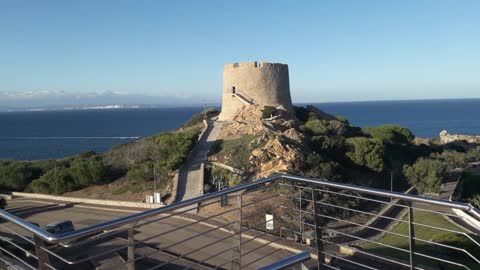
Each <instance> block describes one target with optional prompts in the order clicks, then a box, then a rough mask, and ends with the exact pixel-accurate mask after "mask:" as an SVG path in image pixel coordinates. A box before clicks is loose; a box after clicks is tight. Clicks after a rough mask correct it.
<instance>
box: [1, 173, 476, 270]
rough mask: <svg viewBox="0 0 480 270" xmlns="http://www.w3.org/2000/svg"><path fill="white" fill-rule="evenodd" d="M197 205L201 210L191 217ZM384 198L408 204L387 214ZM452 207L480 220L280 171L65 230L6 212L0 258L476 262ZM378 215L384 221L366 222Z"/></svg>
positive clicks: (54, 265) (350, 264)
mask: <svg viewBox="0 0 480 270" xmlns="http://www.w3.org/2000/svg"><path fill="white" fill-rule="evenodd" d="M199 203H201V207H200V209H199V214H200V216H190V218H189V219H185V218H184V216H185V214H186V213H188V212H189V211H190V210H191V209H193V208H192V207H196V205H197V204H199ZM386 205H388V206H389V207H398V208H399V209H405V211H388V213H383V214H382V212H381V209H382V208H383V207H385V206H386ZM452 209H457V210H462V211H463V212H464V213H466V214H468V215H469V216H470V217H471V218H473V219H475V220H480V212H479V211H478V209H475V208H473V207H472V206H471V205H468V204H464V203H459V202H450V201H442V200H436V199H430V198H425V197H420V196H416V195H409V194H402V193H395V192H387V191H382V190H377V189H372V188H365V187H360V186H354V185H348V184H342V183H337V182H330V181H327V180H325V179H312V178H306V177H299V176H291V175H275V176H272V177H268V178H263V179H259V180H258V181H255V182H250V183H246V184H243V185H239V186H236V187H233V188H229V189H225V190H222V191H218V192H215V193H208V194H204V195H202V196H200V197H197V198H193V199H189V200H186V201H182V202H177V203H173V204H171V205H168V206H165V207H162V208H158V209H151V210H147V211H144V212H141V213H138V214H134V215H129V216H125V217H122V218H118V219H114V220H110V221H107V222H103V223H100V224H97V225H93V226H90V227H85V228H81V229H79V230H76V231H73V232H68V233H63V234H52V233H49V232H47V231H45V230H43V229H41V228H39V227H37V226H35V225H34V224H31V223H29V222H28V221H26V220H23V219H22V218H20V217H17V216H15V215H13V214H12V213H9V212H8V209H7V211H0V217H1V218H2V219H3V220H4V222H3V223H2V224H0V229H1V230H2V231H1V234H0V244H1V245H0V251H1V256H0V260H1V261H2V262H3V264H4V267H3V268H7V267H12V268H17V269H129V270H133V269H161V268H164V267H165V268H167V269H240V268H241V269H258V268H262V267H263V268H264V269H284V268H281V267H283V266H282V265H288V267H291V266H292V265H294V264H297V265H298V264H300V262H301V263H302V264H303V265H304V267H309V268H315V269H317V268H318V269H322V270H323V269H373V270H375V269H387V268H389V269H442V268H443V269H478V267H479V266H480V260H479V255H480V244H479V242H480V240H479V231H478V230H475V229H474V228H469V229H470V231H472V232H473V233H471V232H470V233H469V232H466V231H463V230H462V229H461V228H460V227H456V226H455V225H452V224H451V223H449V222H448V221H446V217H448V218H450V219H451V220H453V221H455V222H459V223H462V225H463V226H468V224H464V221H463V219H462V218H461V217H458V216H457V215H456V214H455V212H454V211H453V210H452ZM395 213H406V214H404V215H395ZM379 214H380V215H381V217H382V219H384V221H383V222H375V224H369V223H367V221H368V220H369V219H371V217H373V216H377V215H379ZM52 216H53V215H52ZM181 217H183V218H181ZM187 220H188V221H187ZM359 227H360V228H363V229H362V230H359V229H358V228H359ZM306 253H308V254H310V258H311V259H310V260H308V261H307V259H308V258H306V256H304V255H305V254H306ZM285 263H286V264H285ZM278 267H280V268H278ZM285 267H287V266H285ZM0 268H1V267H0Z"/></svg>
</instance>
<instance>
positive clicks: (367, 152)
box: [346, 137, 385, 172]
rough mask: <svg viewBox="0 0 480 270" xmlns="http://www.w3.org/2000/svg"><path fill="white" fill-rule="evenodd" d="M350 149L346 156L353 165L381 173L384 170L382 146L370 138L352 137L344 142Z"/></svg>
mask: <svg viewBox="0 0 480 270" xmlns="http://www.w3.org/2000/svg"><path fill="white" fill-rule="evenodd" d="M346 142H347V145H348V146H349V147H350V150H349V152H347V154H346V156H347V157H348V158H349V159H350V160H351V161H352V162H353V163H355V164H357V165H359V166H363V167H367V168H369V169H371V170H373V171H376V172H381V171H383V170H384V169H385V163H384V161H383V156H384V152H385V148H384V146H383V144H382V143H381V142H380V141H378V140H376V139H371V138H365V137H354V138H348V139H347V140H346Z"/></svg>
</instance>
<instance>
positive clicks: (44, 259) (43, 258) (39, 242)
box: [33, 235, 52, 270]
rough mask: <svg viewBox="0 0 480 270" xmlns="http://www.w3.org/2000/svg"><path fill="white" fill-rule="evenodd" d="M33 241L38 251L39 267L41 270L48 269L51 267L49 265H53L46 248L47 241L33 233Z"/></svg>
mask: <svg viewBox="0 0 480 270" xmlns="http://www.w3.org/2000/svg"><path fill="white" fill-rule="evenodd" d="M33 241H34V242H35V252H36V253H37V258H38V269H39V270H47V269H50V267H49V266H47V264H48V265H52V264H51V262H50V256H49V255H48V253H47V252H46V251H45V250H44V248H46V247H45V241H44V240H43V239H41V238H40V237H38V236H37V235H33Z"/></svg>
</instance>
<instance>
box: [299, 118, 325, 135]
mask: <svg viewBox="0 0 480 270" xmlns="http://www.w3.org/2000/svg"><path fill="white" fill-rule="evenodd" d="M302 127H303V128H304V129H305V130H306V131H308V132H309V133H310V134H312V135H324V134H327V133H328V132H329V130H330V129H329V127H328V123H327V121H324V120H321V119H313V120H308V121H307V122H306V123H305V125H303V126H302Z"/></svg>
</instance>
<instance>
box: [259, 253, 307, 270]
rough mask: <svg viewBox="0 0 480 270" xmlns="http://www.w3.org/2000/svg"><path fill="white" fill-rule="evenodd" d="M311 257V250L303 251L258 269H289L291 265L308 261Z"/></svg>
mask: <svg viewBox="0 0 480 270" xmlns="http://www.w3.org/2000/svg"><path fill="white" fill-rule="evenodd" d="M310 259H311V256H310V252H307V251H303V252H301V253H298V254H295V255H292V256H290V257H287V258H285V259H283V260H280V261H278V262H274V263H272V264H270V265H267V266H264V267H261V268H258V270H282V269H288V268H290V267H293V266H296V265H299V264H301V263H303V262H305V261H308V260H310Z"/></svg>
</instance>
